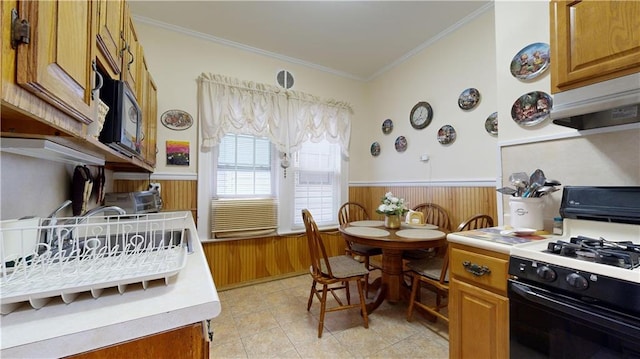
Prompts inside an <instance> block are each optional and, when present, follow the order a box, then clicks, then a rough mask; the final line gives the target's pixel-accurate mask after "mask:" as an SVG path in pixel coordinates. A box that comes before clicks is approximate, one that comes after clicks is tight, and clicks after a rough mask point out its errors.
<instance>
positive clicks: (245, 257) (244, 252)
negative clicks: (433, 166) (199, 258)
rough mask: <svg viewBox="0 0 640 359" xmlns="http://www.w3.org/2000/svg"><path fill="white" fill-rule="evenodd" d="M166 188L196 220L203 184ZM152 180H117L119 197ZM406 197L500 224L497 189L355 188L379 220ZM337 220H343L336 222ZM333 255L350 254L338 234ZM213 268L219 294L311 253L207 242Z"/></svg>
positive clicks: (330, 247)
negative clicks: (385, 206)
mask: <svg viewBox="0 0 640 359" xmlns="http://www.w3.org/2000/svg"><path fill="white" fill-rule="evenodd" d="M154 182H158V183H160V185H161V186H162V199H163V200H164V204H165V206H164V209H165V210H191V211H192V213H193V214H194V218H197V217H196V208H197V181H169V180H159V181H154ZM148 185H149V181H148V180H135V181H130V180H116V181H114V191H115V192H128V191H143V190H146V189H147V188H148ZM389 191H391V192H393V194H394V195H396V196H399V197H404V198H405V199H406V200H407V201H408V202H409V206H410V207H413V206H416V205H418V204H420V203H423V202H433V203H436V204H439V205H441V206H442V207H444V208H446V209H447V211H448V212H449V218H450V220H451V225H452V226H453V228H454V229H455V228H456V227H457V226H458V224H459V223H461V222H462V221H464V220H465V219H466V218H468V217H471V216H472V215H474V214H477V213H486V214H488V215H490V216H491V217H493V220H494V223H498V217H497V204H496V190H495V188H494V187H422V186H406V187H385V186H379V187H376V186H369V187H350V188H349V200H350V201H354V202H360V203H362V204H363V205H364V206H365V208H367V211H368V212H369V214H370V215H371V216H372V217H373V218H380V219H382V216H380V215H378V214H376V213H375V208H376V207H378V205H379V204H380V198H382V196H384V194H385V193H386V192H389ZM336 220H337V218H336ZM322 236H323V239H324V240H325V245H326V247H327V251H328V252H329V253H330V255H338V254H343V253H344V247H345V245H344V240H343V239H342V237H341V236H340V233H339V232H337V231H334V232H324V233H323V234H322ZM203 247H204V251H205V254H206V257H207V261H208V263H209V268H210V269H211V273H212V276H213V279H214V281H215V283H216V286H217V288H218V289H227V288H231V287H235V286H241V285H245V284H249V283H255V282H260V281H268V280H271V279H275V278H279V277H284V276H289V275H293V274H299V273H307V272H308V271H309V265H310V260H309V250H308V248H307V242H306V236H305V234H300V235H290V236H270V237H263V238H251V239H239V240H232V241H224V242H210V243H203Z"/></svg>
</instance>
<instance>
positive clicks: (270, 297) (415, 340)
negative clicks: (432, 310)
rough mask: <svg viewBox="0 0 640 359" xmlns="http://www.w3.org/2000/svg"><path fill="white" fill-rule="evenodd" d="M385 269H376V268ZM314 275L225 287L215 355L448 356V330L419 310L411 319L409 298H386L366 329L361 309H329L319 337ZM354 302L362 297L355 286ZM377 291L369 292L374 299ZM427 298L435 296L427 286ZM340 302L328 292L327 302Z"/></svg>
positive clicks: (212, 352)
mask: <svg viewBox="0 0 640 359" xmlns="http://www.w3.org/2000/svg"><path fill="white" fill-rule="evenodd" d="M376 272H379V271H374V272H372V275H375V274H374V273H376ZM310 288H311V276H309V275H308V274H305V275H301V276H296V277H291V278H286V279H281V280H277V281H272V282H267V283H262V284H256V285H252V286H248V287H242V288H237V289H232V290H227V291H222V292H219V295H220V300H221V303H222V313H221V314H220V316H218V317H216V318H214V319H213V320H212V322H211V324H212V327H213V330H214V338H213V342H212V343H211V346H210V349H211V350H210V357H211V358H443V359H445V358H448V357H449V342H448V337H449V335H448V329H447V326H446V324H444V323H443V322H442V321H441V320H438V321H437V322H436V323H432V322H429V321H427V320H426V319H425V318H424V317H423V316H422V315H421V314H420V313H419V312H415V313H414V319H413V321H412V322H408V321H407V320H406V310H407V303H406V302H405V301H402V302H400V303H396V304H390V303H387V302H385V303H384V304H382V305H381V306H380V307H379V308H378V309H376V310H375V311H374V312H373V313H372V314H371V315H370V316H369V328H368V329H365V328H364V326H363V320H362V317H361V316H360V312H359V310H358V309H350V310H346V311H337V312H328V313H327V314H326V315H325V324H324V326H325V327H324V331H323V333H322V338H318V317H319V313H320V302H319V301H318V300H317V298H314V302H313V304H312V306H311V310H310V311H307V299H308V298H309V290H310ZM351 296H352V301H354V300H355V301H357V300H358V291H357V289H356V288H355V286H353V287H352V290H351ZM372 296H373V293H371V294H370V295H369V301H370V300H371V297H372ZM422 297H423V301H428V300H432V299H434V298H433V297H432V296H430V294H429V293H427V292H426V291H423V296H422ZM333 304H335V301H334V300H333V298H332V297H331V296H329V297H328V300H327V307H329V306H331V305H333Z"/></svg>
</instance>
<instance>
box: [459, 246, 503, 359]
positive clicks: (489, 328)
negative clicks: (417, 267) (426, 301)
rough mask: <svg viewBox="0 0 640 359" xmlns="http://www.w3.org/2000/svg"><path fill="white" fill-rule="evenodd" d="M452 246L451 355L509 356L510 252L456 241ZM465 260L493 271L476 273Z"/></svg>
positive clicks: (479, 358) (494, 358)
mask: <svg viewBox="0 0 640 359" xmlns="http://www.w3.org/2000/svg"><path fill="white" fill-rule="evenodd" d="M449 247H450V249H449V250H450V251H451V252H450V258H451V262H450V270H451V279H450V285H449V308H448V309H449V357H450V358H452V359H453V358H456V359H457V358H473V359H485V358H486V359H501V358H505V359H506V358H509V299H508V298H507V292H506V282H507V272H506V266H507V265H508V256H507V255H505V254H502V253H493V252H490V251H485V250H481V249H475V248H472V247H468V246H461V245H457V244H454V243H452V244H450V246H449ZM494 255H495V256H494ZM464 263H467V264H468V263H471V264H476V265H478V266H480V267H482V266H484V267H485V268H489V269H490V272H489V273H487V274H485V275H481V276H475V275H473V274H470V272H468V271H466V270H465V269H464V268H465V266H464Z"/></svg>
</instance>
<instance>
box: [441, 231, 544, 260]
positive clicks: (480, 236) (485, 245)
mask: <svg viewBox="0 0 640 359" xmlns="http://www.w3.org/2000/svg"><path fill="white" fill-rule="evenodd" d="M504 229H505V228H504V227H491V228H481V229H474V230H471V231H464V232H454V233H449V234H447V241H449V242H452V243H459V244H464V245H468V246H471V247H476V248H482V249H486V250H489V251H494V252H498V253H504V254H509V252H510V251H511V248H512V247H513V246H514V245H518V244H521V243H529V242H532V241H536V240H541V239H545V238H547V237H544V236H543V235H544V234H547V233H546V232H543V231H538V232H536V233H534V234H533V235H528V236H515V235H508V236H505V235H501V234H500V231H502V230H504Z"/></svg>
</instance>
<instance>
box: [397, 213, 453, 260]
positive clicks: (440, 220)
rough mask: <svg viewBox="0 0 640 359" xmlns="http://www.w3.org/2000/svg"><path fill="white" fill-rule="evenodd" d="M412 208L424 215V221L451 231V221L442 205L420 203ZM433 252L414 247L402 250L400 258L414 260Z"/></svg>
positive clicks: (430, 254) (428, 255) (430, 255)
mask: <svg viewBox="0 0 640 359" xmlns="http://www.w3.org/2000/svg"><path fill="white" fill-rule="evenodd" d="M413 210H414V211H416V212H421V213H422V214H423V216H424V223H427V224H433V225H435V226H438V228H439V229H441V230H444V231H445V232H450V231H451V222H450V221H449V213H448V212H447V210H446V209H444V208H443V207H441V206H439V205H437V204H435V203H421V204H419V205H417V206H415V207H413ZM434 254H435V252H434V251H433V250H423V249H414V250H409V251H404V252H402V259H406V260H415V259H424V258H428V257H432V256H433V255H434Z"/></svg>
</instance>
